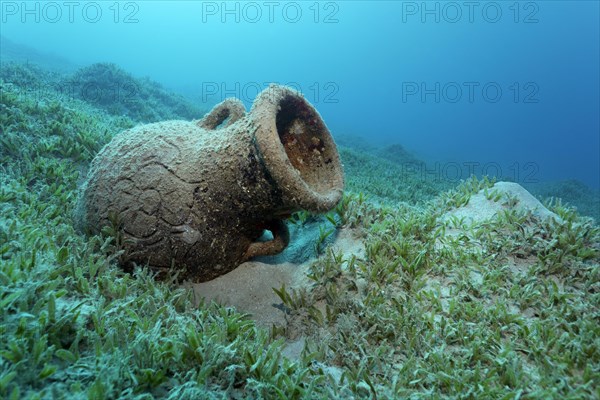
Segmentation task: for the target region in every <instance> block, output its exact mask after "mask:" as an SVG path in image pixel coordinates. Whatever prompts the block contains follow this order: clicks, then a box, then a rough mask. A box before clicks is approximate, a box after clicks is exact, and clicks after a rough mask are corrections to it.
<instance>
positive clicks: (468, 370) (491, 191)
mask: <svg viewBox="0 0 600 400" xmlns="http://www.w3.org/2000/svg"><path fill="white" fill-rule="evenodd" d="M1 71H2V73H1V75H0V78H1V80H0V85H1V87H2V93H1V102H0V337H1V340H0V397H1V398H6V399H15V400H16V399H63V398H64V399H79V398H81V399H158V398H167V399H228V398H233V399H263V398H266V399H271V398H273V399H341V398H344V399H351V398H356V399H359V398H361V399H362V398H365V399H395V398H397V399H402V398H410V399H488V398H493V399H598V398H600V279H599V278H600V268H599V262H600V228H599V226H598V217H599V215H598V212H599V211H598V197H597V194H595V193H593V192H590V191H587V189H583V188H581V187H580V186H578V184H577V183H573V182H570V183H569V182H568V183H562V184H561V183H556V184H553V186H551V187H550V186H548V187H546V188H542V189H539V193H541V194H543V195H544V197H543V198H541V199H540V200H541V201H543V202H544V204H545V206H546V207H547V208H548V210H550V211H551V212H553V213H554V214H553V215H554V217H552V218H545V219H544V218H540V217H539V216H537V215H535V214H534V213H532V212H530V211H527V210H526V209H522V208H519V207H518V203H519V199H517V198H514V197H511V196H509V195H506V194H504V193H502V192H501V191H498V190H497V187H495V186H494V183H495V180H496V178H497V179H502V177H479V178H476V177H471V178H469V179H466V180H464V181H462V182H460V183H457V182H447V181H442V180H435V181H434V180H423V179H421V177H420V175H419V174H418V173H417V172H415V171H413V172H411V171H410V170H407V169H405V168H402V164H403V163H405V162H411V163H415V162H418V161H417V160H415V159H412V158H411V156H410V155H409V154H408V153H406V152H404V151H403V149H402V148H401V147H400V146H393V147H390V148H387V149H377V148H368V147H367V146H363V145H362V144H361V143H357V142H356V141H355V140H354V139H351V138H345V139H340V141H339V142H338V147H339V150H340V155H341V158H342V162H343V164H344V169H345V178H346V191H345V195H344V197H343V199H342V201H341V202H340V203H339V205H338V206H337V207H336V208H335V210H333V211H331V212H329V213H327V214H325V215H311V214H308V213H302V212H301V213H297V214H294V215H293V216H292V217H291V218H290V220H289V221H288V222H287V223H288V224H289V225H293V226H295V227H296V228H297V230H298V231H299V232H301V231H302V229H303V227H304V226H307V225H309V224H318V225H319V229H320V234H319V236H318V238H317V240H316V242H315V243H314V254H313V256H312V258H313V261H312V262H311V264H310V268H309V273H308V274H307V279H308V282H309V284H307V285H305V286H302V287H285V286H283V287H275V288H273V290H274V291H275V293H276V294H277V296H278V298H279V299H280V302H279V304H276V305H275V306H277V310H283V312H284V313H285V318H286V321H287V323H286V324H280V325H273V326H271V327H264V326H259V325H257V324H256V322H255V321H254V320H253V318H252V316H251V315H247V314H244V313H241V312H239V311H238V310H236V309H235V308H232V307H228V306H226V305H219V304H217V303H208V302H204V301H198V299H196V298H195V297H194V296H195V295H194V292H193V291H191V290H189V289H187V288H186V287H185V286H181V285H179V284H178V282H177V277H176V276H172V277H170V278H168V279H166V280H163V281H158V280H155V279H154V278H153V276H151V274H150V273H149V272H148V271H147V270H145V269H143V268H138V269H136V270H135V271H134V272H133V273H125V272H123V271H122V270H121V269H119V267H118V266H117V263H116V260H117V258H118V256H119V252H120V247H121V245H122V243H121V242H120V239H121V238H120V235H119V232H118V230H117V229H111V228H106V229H104V230H103V232H102V234H101V235H97V236H92V237H86V236H83V235H81V234H79V233H77V232H76V231H75V230H74V228H73V220H72V214H73V209H74V207H75V203H76V200H77V193H78V192H77V191H78V188H79V187H80V185H81V182H82V180H83V179H84V177H85V174H86V172H87V169H88V166H89V163H90V161H91V160H92V158H93V157H94V156H95V155H96V154H97V153H98V151H99V150H100V149H101V148H102V146H103V145H104V144H106V143H107V142H108V141H109V140H110V139H111V138H112V137H113V136H114V135H115V134H117V133H119V132H120V131H122V130H124V129H127V128H130V127H132V126H134V125H136V124H138V123H141V122H150V121H157V120H161V119H169V118H180V119H192V118H200V117H201V116H202V114H203V112H204V111H206V110H202V109H201V108H198V107H197V106H195V105H193V104H192V103H189V102H187V101H186V100H185V99H183V98H181V97H178V96H176V95H173V94H171V93H169V92H168V91H167V90H165V89H163V88H161V87H160V86H158V85H156V84H154V83H152V82H149V81H137V80H135V78H133V77H131V76H130V75H128V74H127V73H125V72H124V71H122V70H120V69H119V68H118V67H117V66H115V65H110V64H97V65H93V66H90V67H87V68H84V69H81V70H79V71H77V72H75V75H76V77H77V78H76V79H78V80H79V82H82V81H83V82H85V81H86V80H87V79H94V82H95V84H97V85H101V84H102V81H101V80H100V81H99V79H105V80H106V81H111V82H113V81H114V80H116V79H117V80H121V81H122V82H132V84H135V85H138V86H139V87H140V88H141V89H140V90H142V91H143V93H145V95H144V96H145V99H146V100H145V101H138V100H135V101H131V102H129V103H120V104H118V105H117V106H118V107H117V106H115V105H114V104H111V103H110V102H104V101H103V100H102V99H98V98H96V99H94V101H90V100H89V99H88V100H86V99H85V98H77V97H76V96H75V97H74V96H70V95H69V94H68V93H65V92H64V91H61V90H58V89H59V88H60V87H61V84H62V83H64V82H66V80H68V79H69V78H73V77H72V76H71V77H66V78H65V77H64V76H61V75H58V74H53V73H49V72H46V71H44V70H41V69H39V68H37V67H34V66H27V65H19V64H6V65H3V66H2V69H1ZM102 77H104V78H102ZM65 79H66V80H65ZM31 88H38V89H39V88H41V89H40V90H31ZM334 136H335V133H334ZM359 149H360V150H359ZM562 190H564V193H565V196H561V191H562ZM532 192H533V193H535V191H533V190H532ZM549 194H552V196H554V197H553V198H549V196H548V195H549ZM473 196H479V198H485V199H486V200H488V201H489V202H491V203H495V204H497V205H498V207H501V208H502V210H503V211H502V212H499V213H497V214H496V215H495V216H494V217H493V218H491V219H488V220H486V221H485V223H481V224H474V223H471V222H469V220H467V219H465V218H462V217H460V215H457V214H452V213H453V212H454V211H455V210H457V209H460V208H461V207H464V206H466V205H468V204H469V202H470V200H471V199H472V198H474V197H473ZM561 197H563V200H561V199H560V198H561ZM575 206H577V208H575ZM578 210H579V211H578ZM342 229H352V230H353V231H354V232H357V234H358V235H359V236H360V240H361V241H362V242H363V243H364V248H365V252H364V255H363V256H360V257H359V256H353V255H348V254H342V253H340V252H336V251H335V250H334V249H333V248H332V247H331V246H329V244H330V243H331V240H332V238H334V237H335V236H336V235H337V234H338V232H339V231H340V230H342ZM299 338H302V343H303V346H302V349H301V351H300V352H299V353H298V354H297V356H295V357H288V356H286V355H285V354H286V353H285V348H286V346H287V345H288V344H289V343H290V342H291V341H297V340H298V339H299Z"/></svg>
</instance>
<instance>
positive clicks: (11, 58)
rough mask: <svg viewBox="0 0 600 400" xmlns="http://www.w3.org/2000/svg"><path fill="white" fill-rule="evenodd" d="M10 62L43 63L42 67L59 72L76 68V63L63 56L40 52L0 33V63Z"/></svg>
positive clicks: (66, 71)
mask: <svg viewBox="0 0 600 400" xmlns="http://www.w3.org/2000/svg"><path fill="white" fill-rule="evenodd" d="M11 62H14V63H19V64H35V65H43V66H44V69H47V70H50V71H53V72H60V73H69V72H73V71H75V69H77V65H75V64H74V63H72V62H71V61H69V60H67V59H65V58H63V57H60V56H57V55H54V54H49V53H43V52H40V51H39V50H37V49H34V48H32V47H29V46H25V45H22V44H19V43H16V42H13V41H12V40H10V39H9V38H7V37H6V36H3V35H0V64H5V63H11Z"/></svg>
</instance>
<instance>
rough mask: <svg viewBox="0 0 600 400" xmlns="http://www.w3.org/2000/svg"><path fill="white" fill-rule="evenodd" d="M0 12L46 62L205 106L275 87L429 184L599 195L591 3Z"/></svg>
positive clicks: (28, 6)
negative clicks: (125, 78)
mask: <svg viewBox="0 0 600 400" xmlns="http://www.w3.org/2000/svg"><path fill="white" fill-rule="evenodd" d="M1 4H2V6H1V12H2V15H1V22H2V35H3V37H4V38H5V39H8V40H10V41H11V42H13V43H17V44H19V45H26V46H29V47H31V48H34V49H36V50H37V51H40V52H42V53H46V54H48V53H50V54H53V55H54V56H56V57H53V58H46V60H52V61H53V65H59V66H61V67H65V68H73V69H74V68H76V67H81V66H86V65H89V64H92V63H95V62H112V63H115V64H117V65H118V66H120V67H121V68H123V69H125V70H126V71H128V72H130V73H132V74H133V75H134V76H138V77H149V78H150V79H152V80H155V81H158V82H160V83H161V84H163V85H164V86H166V87H167V88H170V89H173V90H175V91H178V92H180V93H183V94H185V95H186V96H189V97H191V98H192V99H194V101H196V102H199V103H202V104H205V105H206V108H208V107H210V106H212V105H213V104H215V103H217V102H219V101H221V100H222V99H224V98H225V97H228V96H235V97H239V98H241V99H242V100H243V101H244V102H245V103H246V105H247V106H249V105H250V104H251V103H252V100H253V99H254V97H255V96H256V94H257V93H258V92H259V91H260V90H262V89H264V88H265V87H266V86H267V84H268V83H270V82H279V83H283V84H288V85H291V86H293V87H296V88H297V89H299V90H300V91H302V92H303V93H304V95H305V96H306V97H307V98H308V100H309V101H310V102H312V103H313V104H315V106H316V107H317V109H318V110H319V111H320V112H321V114H322V116H323V118H324V119H325V121H326V123H327V124H328V126H329V128H330V129H331V131H332V133H333V134H334V136H341V135H356V136H359V137H363V138H366V139H367V140H369V141H371V142H373V143H374V144H390V143H399V144H402V145H403V146H404V147H405V148H406V149H408V150H409V151H411V152H413V153H415V154H416V155H417V156H419V157H420V158H422V159H424V160H426V161H427V162H428V163H429V164H428V165H429V167H428V169H427V170H426V171H424V173H425V175H426V176H428V177H430V178H436V177H437V176H444V177H446V178H448V177H450V178H453V177H456V178H458V177H467V176H468V175H469V174H471V173H475V174H477V175H482V174H488V175H496V176H498V177H500V178H505V179H510V180H514V181H517V182H519V183H521V184H523V185H525V186H529V187H530V188H531V187H532V186H535V185H536V184H538V183H541V182H545V181H556V180H573V179H574V180H579V181H581V182H583V183H585V184H586V185H588V186H590V187H592V188H595V189H597V188H599V187H600V175H599V174H600V172H599V171H600V155H599V153H600V150H599V149H600V125H599V111H598V110H599V109H600V102H599V86H600V82H599V48H600V45H599V37H600V34H599V17H598V15H599V3H598V2H595V1H581V2H573V1H552V2H541V1H527V2H513V1H502V2H487V1H484V2H479V1H474V2H435V1H429V2H421V1H417V2H412V1H397V2H393V1H372V2H366V1H337V2H335V1H322V2H314V1H299V2H279V1H274V2H261V1H258V2H220V1H218V2H211V1H205V2H200V1H174V2H163V1H151V2H72V3H68V2H67V3H63V2H20V1H19V2H17V1H3V2H2V3H1ZM3 58H4V59H5V60H6V59H8V58H9V55H7V54H4V55H3ZM57 59H58V60H62V61H63V62H64V64H61V62H59V61H56V60H57ZM117 92H118V93H120V95H118V96H116V97H115V101H121V100H122V99H123V96H127V95H132V93H129V92H127V89H126V88H117ZM133 95H135V93H133ZM533 189H535V188H533Z"/></svg>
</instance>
